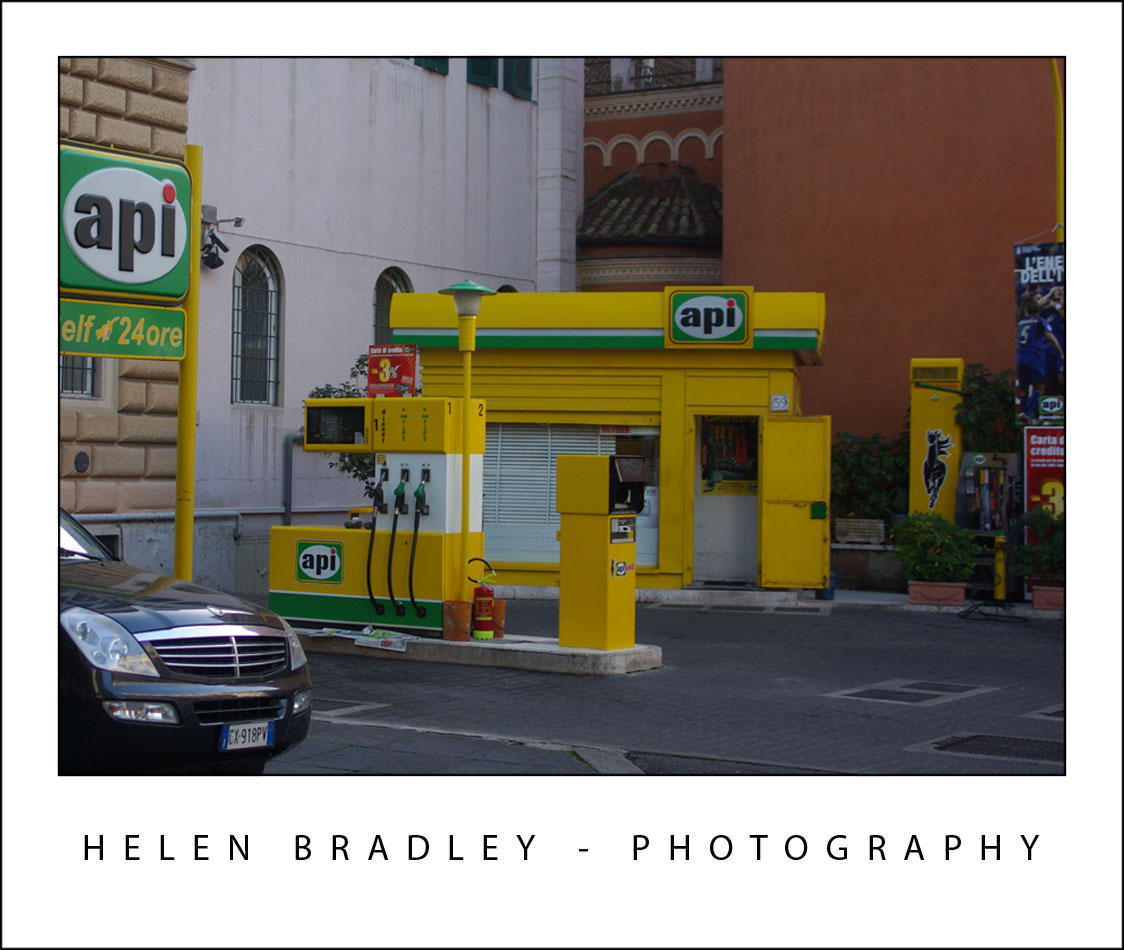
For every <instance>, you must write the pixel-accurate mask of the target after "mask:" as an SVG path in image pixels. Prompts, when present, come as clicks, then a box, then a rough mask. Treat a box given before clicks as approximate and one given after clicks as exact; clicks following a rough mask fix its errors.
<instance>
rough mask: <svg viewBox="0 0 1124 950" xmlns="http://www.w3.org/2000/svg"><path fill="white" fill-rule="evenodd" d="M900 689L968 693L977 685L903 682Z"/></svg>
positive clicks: (976, 687)
mask: <svg viewBox="0 0 1124 950" xmlns="http://www.w3.org/2000/svg"><path fill="white" fill-rule="evenodd" d="M902 689H920V690H924V691H925V692H928V693H968V692H971V691H972V690H973V689H979V687H978V686H964V685H963V684H961V683H928V682H925V683H904V684H902Z"/></svg>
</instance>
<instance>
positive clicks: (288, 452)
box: [281, 432, 302, 525]
mask: <svg viewBox="0 0 1124 950" xmlns="http://www.w3.org/2000/svg"><path fill="white" fill-rule="evenodd" d="M300 441H302V439H301V434H300V433H299V432H290V433H289V434H288V435H286V436H285V466H284V471H285V474H284V484H283V486H282V489H281V492H282V496H283V501H284V505H285V514H284V515H283V516H282V518H281V523H282V524H284V525H291V524H292V523H293V446H294V445H295V444H296V443H297V442H300Z"/></svg>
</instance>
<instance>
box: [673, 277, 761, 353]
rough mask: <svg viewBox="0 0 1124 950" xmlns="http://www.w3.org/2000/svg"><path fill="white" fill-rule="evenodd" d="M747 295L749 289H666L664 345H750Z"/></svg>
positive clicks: (751, 341)
mask: <svg viewBox="0 0 1124 950" xmlns="http://www.w3.org/2000/svg"><path fill="white" fill-rule="evenodd" d="M751 294H752V289H751V288H750V289H746V288H742V289H738V290H733V289H728V288H723V287H691V288H684V287H677V288H668V293H667V311H668V312H667V326H666V330H665V334H664V342H665V344H666V345H668V346H684V345H685V346H698V345H700V344H701V345H703V346H752V345H753V335H752V333H751V331H750V314H749V304H750V295H751Z"/></svg>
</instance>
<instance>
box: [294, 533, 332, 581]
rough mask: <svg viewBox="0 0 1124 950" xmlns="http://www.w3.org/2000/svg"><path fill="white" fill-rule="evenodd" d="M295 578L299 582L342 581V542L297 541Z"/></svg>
mask: <svg viewBox="0 0 1124 950" xmlns="http://www.w3.org/2000/svg"><path fill="white" fill-rule="evenodd" d="M296 568H297V569H296V578H297V581H298V582H299V583H301V584H341V583H343V544H342V543H340V542H338V541H298V542H297V564H296Z"/></svg>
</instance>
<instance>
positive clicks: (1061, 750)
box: [931, 735, 1065, 762]
mask: <svg viewBox="0 0 1124 950" xmlns="http://www.w3.org/2000/svg"><path fill="white" fill-rule="evenodd" d="M931 745H932V747H933V750H934V751H936V752H955V753H958V754H960V755H988V756H994V757H997V758H1003V759H1030V760H1032V761H1034V762H1064V761H1065V743H1064V742H1058V741H1056V740H1054V739H1027V738H1023V737H1020V736H984V735H972V736H948V737H947V738H944V739H937V740H936V741H934V742H932V743H931Z"/></svg>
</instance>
